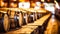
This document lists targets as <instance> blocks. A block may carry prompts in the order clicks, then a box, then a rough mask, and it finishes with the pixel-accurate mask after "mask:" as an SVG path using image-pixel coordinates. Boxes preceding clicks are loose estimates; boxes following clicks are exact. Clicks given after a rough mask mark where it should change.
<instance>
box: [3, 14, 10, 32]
mask: <svg viewBox="0 0 60 34" xmlns="http://www.w3.org/2000/svg"><path fill="white" fill-rule="evenodd" d="M3 21H4V22H3V27H4V30H5V31H8V30H9V28H10V23H9V18H8V15H7V14H5V15H4V20H3Z"/></svg>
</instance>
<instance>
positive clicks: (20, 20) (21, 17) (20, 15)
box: [19, 11, 23, 26]
mask: <svg viewBox="0 0 60 34" xmlns="http://www.w3.org/2000/svg"><path fill="white" fill-rule="evenodd" d="M22 24H23V15H22V11H21V12H20V13H19V26H22Z"/></svg>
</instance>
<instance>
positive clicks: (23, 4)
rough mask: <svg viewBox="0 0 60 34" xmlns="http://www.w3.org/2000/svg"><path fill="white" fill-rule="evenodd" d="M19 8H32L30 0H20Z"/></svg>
mask: <svg viewBox="0 0 60 34" xmlns="http://www.w3.org/2000/svg"><path fill="white" fill-rule="evenodd" d="M19 8H30V3H29V2H20V3H19Z"/></svg>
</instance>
